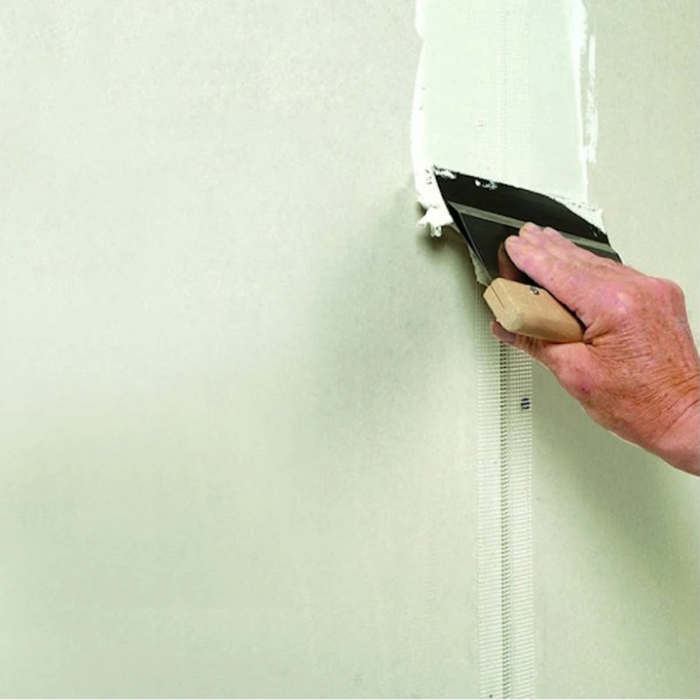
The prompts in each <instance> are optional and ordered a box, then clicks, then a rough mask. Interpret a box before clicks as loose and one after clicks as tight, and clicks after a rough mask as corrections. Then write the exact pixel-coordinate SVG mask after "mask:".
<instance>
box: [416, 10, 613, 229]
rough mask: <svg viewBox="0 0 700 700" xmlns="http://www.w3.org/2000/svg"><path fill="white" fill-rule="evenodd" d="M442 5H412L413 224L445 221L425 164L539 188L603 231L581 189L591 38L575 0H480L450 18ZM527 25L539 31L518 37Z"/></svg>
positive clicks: (589, 119) (589, 156) (588, 158)
mask: <svg viewBox="0 0 700 700" xmlns="http://www.w3.org/2000/svg"><path fill="white" fill-rule="evenodd" d="M550 4H551V3H550ZM445 6H446V5H443V8H444V7H445ZM433 8H435V9H433ZM443 8H441V7H440V6H437V5H431V6H430V7H429V8H428V6H427V5H426V3H425V2H424V0H418V1H417V3H416V15H415V25H416V31H417V32H418V34H419V36H420V37H421V38H422V39H423V46H422V50H421V55H420V60H419V65H418V71H417V75H416V82H415V90H414V98H413V111H412V115H411V154H412V159H413V178H414V186H415V190H416V195H417V198H418V201H419V202H420V203H421V205H422V206H423V207H424V208H425V210H426V211H425V215H424V216H423V217H422V218H421V220H420V221H419V225H421V226H426V227H428V228H429V230H430V233H431V235H433V236H439V235H440V234H441V231H442V228H443V227H444V226H449V225H451V224H452V219H451V217H450V214H449V212H448V211H447V209H446V208H445V206H444V203H443V202H442V199H441V197H440V193H439V190H438V188H437V185H436V183H435V182H434V178H433V177H432V173H431V170H430V167H431V166H432V165H433V164H440V165H445V166H448V167H451V168H453V169H456V170H461V171H463V172H468V173H470V174H472V175H484V177H485V178H486V179H492V180H496V181H499V182H504V183H507V184H512V185H515V186H518V187H525V188H528V189H532V190H535V191H539V192H542V193H543V194H548V195H549V196H552V197H554V198H555V199H557V200H558V201H560V202H562V203H563V204H565V205H566V206H568V207H569V208H570V209H572V210H573V211H575V212H576V213H577V214H579V215H580V216H583V217H584V218H585V219H587V220H588V221H590V222H591V223H594V224H595V225H596V226H599V227H600V228H603V219H602V212H601V211H600V210H599V209H596V208H595V207H594V206H592V205H591V202H590V200H589V194H588V165H589V164H591V163H594V162H595V150H596V143H597V131H598V129H597V126H598V118H597V110H596V103H595V46H596V45H595V37H594V36H592V35H589V32H588V25H587V17H586V9H585V6H584V3H583V0H560V2H559V3H554V4H553V6H552V7H546V8H539V9H533V8H532V6H531V4H529V3H527V2H523V1H521V2H513V1H512V0H511V1H510V2H508V1H506V0H496V1H493V0H480V1H478V2H473V3H471V5H470V8H469V10H468V11H463V10H462V8H460V11H459V14H458V15H452V16H448V15H447V14H446V12H445V10H444V9H443ZM553 9H554V10H556V11H552V10H553ZM429 13H432V14H430V15H429ZM429 26H430V30H428V27H429ZM532 28H538V29H539V31H538V32H537V31H532V32H530V33H531V34H533V35H534V36H524V35H525V34H528V29H532ZM428 34H430V36H428ZM542 36H546V37H547V42H548V45H549V46H548V48H547V49H544V50H543V49H542V48H541V44H542V42H541V37H542ZM431 39H432V41H431ZM437 39H439V40H437ZM451 46H453V47H454V48H455V49H457V48H459V50H453V51H451V50H450V47H451ZM549 47H551V50H550V48H549Z"/></svg>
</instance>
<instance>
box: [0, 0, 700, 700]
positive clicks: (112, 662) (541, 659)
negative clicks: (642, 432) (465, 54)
mask: <svg viewBox="0 0 700 700" xmlns="http://www.w3.org/2000/svg"><path fill="white" fill-rule="evenodd" d="M685 4H687V5H688V7H687V8H685V11H686V12H690V11H691V9H692V8H691V7H690V3H685ZM540 5H541V4H540ZM555 5H556V3H550V4H544V5H541V7H540V6H539V5H538V7H539V9H538V11H543V8H544V9H545V10H546V8H547V7H552V8H553V7H555ZM603 5H605V6H603ZM441 9H443V10H444V11H446V12H448V13H449V12H452V13H453V19H455V20H458V19H459V18H461V17H462V16H463V13H464V8H463V6H462V5H461V4H460V3H456V2H455V3H443V4H442V5H441ZM496 10H497V8H496V7H495V6H492V11H494V12H495V11H496ZM413 11H414V8H413V2H410V3H409V2H401V3H391V4H387V3H374V2H355V3H351V4H347V3H345V4H343V5H342V6H341V5H339V4H337V3H333V4H330V3H325V2H296V3H282V2H280V1H279V0H276V1H272V0H268V1H267V2H255V3H250V2H243V1H242V0H239V1H236V2H208V3H193V2H172V1H170V2H158V1H156V0H150V1H149V2H138V3H137V2H122V3H112V2H88V0H65V1H63V2H58V3H52V4H50V5H49V4H47V3H43V2H38V1H29V0H22V1H21V2H20V0H16V1H12V2H5V3H3V4H2V7H0V35H1V37H2V45H3V47H4V49H3V54H2V57H1V58H2V60H1V62H0V71H1V72H2V78H3V79H2V87H1V88H0V103H1V106H2V115H3V116H2V119H1V120H0V125H1V130H0V155H1V157H0V178H1V182H2V191H1V194H0V211H1V215H2V221H3V237H2V245H1V247H0V322H1V323H0V325H1V327H2V328H3V339H2V352H0V387H1V391H2V404H1V407H0V410H1V411H2V415H1V420H0V429H1V430H2V434H3V437H2V441H1V443H0V444H1V447H0V450H1V455H2V458H1V460H0V571H1V572H2V575H1V576H0V621H1V624H0V694H1V695H3V696H9V697H27V696H35V697H36V696H39V697H61V696H63V697H66V696H67V697H70V696H88V697H105V696H112V697H115V696H116V697H120V696H121V697H124V696H126V697H130V696H131V697H182V696H195V697H212V696H218V697H225V696H239V697H240V696H243V697H256V696H258V697H269V696H275V695H278V696H299V697H309V696H310V697H319V696H326V697H327V696H340V697H342V696H346V697H347V696H350V697H377V696H379V697H458V696H466V697H468V696H473V695H474V694H475V693H476V688H477V669H476V633H475V625H476V605H475V601H476V588H475V577H474V567H475V554H476V547H475V534H474V533H475V526H476V523H475V483H474V469H473V467H474V454H475V441H476V430H475V420H474V416H475V409H476V402H475V397H474V383H475V382H474V380H475V368H474V364H473V357H474V337H473V329H474V317H473V313H474V300H475V295H476V294H477V292H478V290H477V288H476V286H475V283H474V281H473V275H472V272H471V269H470V267H469V260H468V257H467V256H466V255H465V253H464V250H463V248H462V247H461V246H459V245H458V244H457V243H456V241H455V240H454V239H451V238H445V239H443V240H440V241H429V240H428V239H427V238H426V237H425V235H424V233H421V232H420V231H416V229H415V228H414V223H415V220H416V219H417V215H418V212H417V211H416V209H415V206H414V197H413V192H412V186H411V185H410V183H409V173H410V172H411V164H410V161H409V151H408V144H407V135H408V125H407V116H408V112H409V110H410V104H411V93H412V89H413V80H414V76H415V70H416V62H417V56H418V51H419V48H420V46H419V42H418V40H417V37H416V35H415V33H414V28H413ZM545 16H548V17H550V19H551V18H552V16H556V12H554V15H552V14H545ZM589 18H592V19H593V20H595V25H596V32H597V36H598V37H599V39H598V47H599V48H598V66H599V67H598V72H597V88H598V94H599V109H600V125H601V129H600V142H599V148H598V165H597V168H596V169H595V170H594V171H593V173H592V177H591V182H590V185H591V189H592V191H593V192H594V194H595V196H596V197H597V199H598V203H599V204H601V205H603V206H604V208H605V213H606V220H607V222H608V226H609V228H610V229H611V234H612V235H613V239H614V242H615V244H616V245H617V247H619V248H620V250H621V252H622V253H623V255H625V257H626V258H627V259H629V260H630V261H631V262H632V261H634V263H635V264H637V265H638V266H640V267H644V266H648V268H649V269H650V271H653V272H657V273H660V274H668V275H671V272H672V273H673V274H672V276H674V277H676V278H677V279H679V281H680V282H681V283H683V284H685V285H686V287H687V288H688V289H689V292H690V296H691V298H692V297H695V296H697V295H696V294H693V293H692V290H693V287H692V285H693V284H696V282H695V277H694V276H693V275H694V268H693V264H692V263H691V260H692V258H693V256H692V255H690V254H688V252H687V251H688V250H692V246H693V245H697V243H696V239H695V238H694V237H693V236H691V235H689V233H688V232H689V231H690V230H691V229H692V226H694V225H695V222H696V220H695V218H694V217H695V211H696V209H697V202H696V201H695V200H694V199H693V197H696V196H697V191H698V188H697V183H696V182H695V181H694V180H693V178H694V177H695V176H696V172H695V169H694V168H695V163H694V161H692V153H693V152H695V151H696V150H697V149H695V151H694V149H693V148H692V147H688V143H690V142H692V143H697V133H696V132H695V131H693V128H694V127H693V125H694V124H697V119H696V117H695V116H692V115H694V114H695V113H694V112H693V110H694V109H696V106H695V102H694V101H693V99H691V97H689V95H690V94H692V91H693V90H697V85H696V84H695V83H693V82H692V81H693V80H694V79H695V78H694V74H693V73H692V71H691V69H690V68H689V67H688V65H689V63H690V62H691V59H690V57H691V56H692V57H693V60H692V63H693V65H694V51H695V46H696V44H697V42H695V39H694V37H693V36H691V34H692V32H693V30H692V26H693V25H692V22H691V21H689V20H688V21H686V15H684V14H683V13H682V12H679V13H677V14H673V15H669V16H667V15H664V14H663V13H662V12H661V10H655V9H654V8H645V9H644V11H643V12H642V11H639V10H638V9H637V5H636V4H634V3H602V2H601V3H600V7H597V6H596V7H593V8H589ZM659 27H665V28H666V29H667V30H668V32H670V34H671V35H672V36H673V37H674V41H671V42H669V41H664V42H658V43H655V44H654V45H656V46H659V45H661V46H663V51H664V52H668V53H667V54H666V55H667V56H668V57H669V60H671V64H670V67H669V69H668V70H665V69H664V65H663V62H662V61H656V60H655V54H654V53H653V52H650V51H647V48H648V46H649V43H648V42H650V41H651V42H654V41H656V40H658V34H659V32H660V29H659ZM666 29H665V30H664V36H665V35H666ZM463 38H464V37H463ZM443 39H445V40H446V41H449V40H450V37H449V35H448V34H444V36H443ZM548 41H551V37H546V36H545V37H542V38H541V43H543V44H546V43H547V42H548ZM463 45H464V43H463V42H462V41H461V40H460V41H455V42H453V51H455V52H459V51H460V47H461V46H463ZM605 47H607V48H605ZM455 55H457V54H455ZM686 57H687V58H686ZM621 67H623V68H624V71H621ZM679 71H680V72H684V71H685V72H687V74H688V77H687V79H683V80H678V79H677V78H676V77H675V76H677V74H678V72H679ZM620 72H622V77H620V75H619V73H620ZM684 85H691V86H692V87H687V88H686V87H684ZM642 86H653V87H654V90H651V89H650V90H649V91H648V92H645V91H644V90H643V89H641V87H642ZM437 87H438V88H439V89H442V88H443V87H446V84H445V83H442V82H441V83H438V84H437ZM662 87H663V89H664V90H665V91H666V92H667V94H668V95H669V99H668V100H667V101H666V102H664V103H662V105H661V107H660V106H659V104H658V103H657V102H656V101H655V100H653V98H652V96H653V94H656V91H658V90H661V89H662ZM640 89H641V92H640ZM449 94H450V95H454V92H453V91H452V90H450V91H449ZM640 94H641V95H644V96H645V97H644V99H645V100H648V102H649V104H648V109H647V110H641V109H638V107H637V104H638V100H639V96H640ZM469 95H470V91H469V86H465V91H464V93H463V95H462V93H458V95H457V96H458V97H459V98H460V99H461V98H462V97H464V99H465V100H468V99H469ZM675 104H681V105H683V107H682V109H680V110H676V109H675V108H674V105H675ZM658 109H662V110H663V111H661V112H659V111H657V110H658ZM679 113H683V114H685V115H686V117H685V118H687V123H685V124H684V127H683V129H675V130H673V131H672V132H671V133H670V134H669V133H668V132H667V131H666V128H667V127H666V125H667V123H668V121H669V120H670V121H671V122H673V123H677V120H678V114H679ZM618 114H619V115H620V116H619V117H618V116H617V115H618ZM685 118H684V119H685ZM630 123H633V124H636V125H637V129H636V130H635V129H630V128H628V125H629V124H630ZM684 130H687V133H688V134H690V137H689V138H690V141H687V140H686V137H685V135H684V134H685V133H686V132H685V131H684ZM637 133H638V134H639V135H640V136H639V142H638V143H639V144H641V145H640V146H639V147H637V145H636V144H637V141H636V135H635V134H637ZM467 134H468V132H467V130H466V125H465V137H466V136H467ZM662 138H663V140H664V143H665V144H666V146H665V147H666V148H667V149H668V151H656V150H650V149H649V148H648V144H649V143H654V142H655V139H662ZM693 139H694V140H693ZM455 143H456V142H455V141H450V142H449V146H450V147H452V146H454V144H455ZM621 152H622V155H620V153H621ZM642 152H644V153H645V156H644V161H636V160H635V158H636V157H637V155H638V154H639V153H642ZM666 153H668V156H667V155H666ZM647 159H648V160H647ZM523 162H525V161H523ZM637 162H643V163H655V166H654V167H649V169H648V171H649V174H648V175H646V174H645V173H644V172H642V171H643V169H642V168H640V167H638V166H636V165H633V163H637ZM667 163H672V164H673V166H674V170H673V177H676V178H678V181H679V182H681V181H685V183H686V184H687V183H689V182H695V184H694V185H693V186H692V187H691V186H688V187H687V196H684V195H683V194H682V193H681V194H679V189H678V187H677V186H673V187H672V186H671V184H672V181H669V180H667V179H665V180H664V183H666V184H664V192H665V194H666V196H665V198H664V199H663V200H660V201H661V205H660V206H661V208H659V206H657V204H656V202H657V200H658V198H657V197H656V193H657V191H658V189H657V186H658V180H659V178H658V177H657V176H656V174H655V173H654V170H656V171H660V170H663V171H664V176H665V177H667V176H668V172H667V171H668V167H667V165H666V164H667ZM623 175H624V178H623V177H622V176H623ZM621 181H624V183H625V185H624V188H622V194H621V195H620V194H619V192H620V191H621V190H620V182H621ZM630 183H632V184H630ZM631 188H632V191H633V193H635V195H634V196H630V195H629V192H630V189H631ZM648 221H653V222H655V224H656V226H665V225H666V224H667V223H668V222H669V221H673V222H675V224H676V225H677V230H679V231H683V234H682V241H683V245H682V246H679V247H678V250H676V249H673V248H671V247H670V246H665V247H664V248H663V254H664V255H665V256H669V257H668V258H667V259H668V261H669V262H668V263H667V264H666V263H664V262H663V258H662V257H661V256H660V255H657V252H658V250H657V248H656V247H655V246H654V245H653V243H652V240H651V239H649V238H645V239H643V240H644V241H645V242H644V243H643V244H642V243H641V241H642V239H640V238H639V237H638V236H633V235H632V234H633V231H634V230H636V227H638V225H639V224H640V223H647V222H648ZM679 240H680V239H679ZM681 248H682V250H680V249H681ZM695 253H697V251H695ZM695 258H697V255H696V254H695ZM693 308H694V314H695V316H694V318H695V320H696V322H697V318H698V315H697V307H696V306H695V307H693ZM536 391H537V394H536V396H535V401H534V405H535V407H536V411H535V415H534V417H535V438H536V445H537V446H538V447H537V453H536V455H535V469H536V482H535V486H536V494H535V496H536V499H535V513H536V523H535V525H536V532H535V535H536V552H537V554H536V562H535V564H536V586H537V588H536V591H537V596H538V598H537V602H538V613H539V615H538V622H537V629H538V635H539V636H538V646H537V652H538V656H537V661H538V690H539V692H540V694H542V695H543V696H546V695H551V696H566V695H576V694H578V695H595V694H601V695H602V694H611V695H638V696H640V695H652V694H655V693H656V694H658V695H674V694H676V695H683V694H686V695H687V694H692V693H693V687H694V686H693V684H695V686H697V665H696V659H697V653H696V650H697V638H696V636H694V633H695V631H696V628H697V624H696V623H695V620H696V619H697V573H696V572H697V559H696V557H697V515H696V513H695V510H694V509H693V506H694V505H695V499H696V496H697V491H696V486H695V485H694V484H693V483H692V482H690V481H689V480H688V479H686V478H685V477H683V476H682V475H675V474H673V473H671V472H670V471H669V470H664V469H663V468H662V466H661V465H658V464H657V463H656V462H655V461H654V460H650V459H646V458H643V457H641V456H640V455H639V453H637V452H636V451H635V450H632V449H630V448H627V447H626V446H625V445H622V444H621V443H618V442H617V441H615V440H613V439H612V438H608V437H607V436H605V435H604V434H603V433H602V431H599V430H597V429H596V428H594V427H592V426H591V425H590V424H589V423H587V422H586V421H585V420H584V419H583V416H582V415H581V414H580V413H579V411H578V409H577V408H576V407H575V406H574V405H573V404H572V403H571V402H569V401H568V400H567V399H566V397H564V396H563V395H562V392H560V391H559V390H558V389H557V388H556V386H555V385H554V383H553V382H552V381H551V380H550V379H549V378H548V377H547V376H546V375H545V374H544V373H538V374H537V375H536ZM554 417H556V421H555V418H554ZM592 445H593V446H595V448H596V450H600V453H599V454H601V455H602V456H601V458H600V461H598V462H595V463H593V464H592V463H591V460H590V459H589V458H588V457H587V458H586V459H583V458H582V457H581V456H580V455H578V453H577V452H576V451H575V449H574V448H576V447H580V449H581V450H585V451H586V454H587V455H588V454H590V452H591V449H592V447H591V446H592ZM577 455H578V456H577ZM620 610H621V612H616V611H620ZM667 613H669V614H670V618H667V617H665V616H666V615H667ZM668 620H670V622H669V621H668ZM639 635H644V637H643V639H640V638H639ZM617 658H619V659H620V663H617V662H616V659H617ZM660 660H662V661H660Z"/></svg>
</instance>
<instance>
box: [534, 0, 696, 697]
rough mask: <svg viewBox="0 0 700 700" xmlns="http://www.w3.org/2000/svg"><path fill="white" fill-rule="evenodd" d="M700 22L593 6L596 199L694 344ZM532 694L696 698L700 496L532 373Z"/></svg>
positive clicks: (692, 10) (653, 11) (683, 10)
mask: <svg viewBox="0 0 700 700" xmlns="http://www.w3.org/2000/svg"><path fill="white" fill-rule="evenodd" d="M699 20H700V17H699V16H698V6H697V3H695V2H692V0H684V1H683V2H678V3H674V6H673V12H669V11H668V8H667V7H664V6H663V5H662V4H661V3H635V2H630V1H624V0H615V1H614V2H604V1H603V0H596V2H593V3H589V24H590V28H591V31H592V32H593V33H594V34H595V36H596V39H597V42H596V43H597V50H596V57H597V71H596V95H597V102H598V112H599V142H598V149H597V161H596V163H595V164H594V165H593V167H592V168H591V177H590V184H591V194H592V198H593V200H594V202H595V203H596V204H597V205H600V206H601V207H602V208H603V211H604V214H605V222H606V226H607V230H608V233H609V234H610V236H611V239H612V241H613V244H614V246H615V247H616V249H617V250H618V251H619V252H620V254H621V256H622V257H623V260H624V261H625V262H627V263H628V264H630V265H632V266H633V267H635V268H637V269H639V270H642V271H644V272H647V273H649V274H652V275H656V276H660V277H667V278H671V279H674V280H675V281H676V282H678V283H679V284H680V285H681V286H682V287H683V289H684V290H685V292H686V298H687V303H688V309H689V313H690V318H691V324H692V326H693V330H694V333H695V337H696V339H697V338H698V337H700V336H699V331H700V316H699V315H698V310H699V309H698V303H699V302H700V293H699V292H700V284H699V283H698V260H699V259H700V237H699V236H698V211H700V198H699V197H700V134H699V128H700V113H699V108H700V104H699V102H698V95H699V92H700V91H699V90H698V87H699V86H698V60H699V58H700V57H699V53H698V52H699V51H700V37H699V36H698V30H699V28H700V23H699ZM536 372H537V373H536V375H535V386H536V392H535V402H536V406H538V407H539V410H535V412H534V420H535V424H534V444H535V445H536V448H537V449H536V454H535V466H536V473H535V485H536V490H535V509H534V512H535V518H536V521H535V539H536V541H535V549H536V552H537V555H536V561H535V567H536V568H535V580H536V591H537V603H538V605H539V609H538V627H537V634H538V650H537V652H538V654H537V658H538V664H539V666H538V694H540V695H542V696H543V697H545V696H548V697H637V698H642V697H698V695H699V694H700V643H699V640H700V633H699V632H700V595H699V591H700V581H699V577H698V574H699V571H700V567H699V566H698V556H699V553H700V538H699V536H698V535H699V532H700V520H699V517H698V515H699V514H698V482H697V480H696V479H693V478H692V477H689V476H687V475H685V474H681V473H679V472H676V471H674V470H671V469H668V468H666V466H665V465H664V464H663V463H662V462H660V461H659V460H657V459H655V458H653V457H651V456H649V455H645V454H643V453H642V452H640V451H639V450H637V449H636V448H635V447H633V446H631V445H627V444H624V443H622V442H620V441H618V440H616V439H615V438H613V437H612V436H610V435H607V434H606V433H605V432H604V431H602V430H599V429H597V428H596V427H595V426H593V425H591V424H590V423H588V422H587V421H586V420H585V419H584V416H583V414H582V412H581V410H580V409H579V408H578V407H577V406H576V405H574V402H573V401H571V400H569V399H568V397H567V396H565V395H564V394H563V392H561V391H560V390H559V389H558V387H557V386H556V384H555V382H553V381H552V379H551V377H549V376H546V374H545V372H544V371H542V370H536Z"/></svg>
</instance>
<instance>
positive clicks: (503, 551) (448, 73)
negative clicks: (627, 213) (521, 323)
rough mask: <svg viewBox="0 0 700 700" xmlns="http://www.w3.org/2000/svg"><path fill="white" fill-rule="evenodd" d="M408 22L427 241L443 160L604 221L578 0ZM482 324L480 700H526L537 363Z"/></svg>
mask: <svg viewBox="0 0 700 700" xmlns="http://www.w3.org/2000/svg"><path fill="white" fill-rule="evenodd" d="M416 30H417V32H418V34H419V35H420V37H421V38H422V39H423V46H422V51H421V55H420V60H419V66H418V73H417V76H416V83H415V92H414V101H413V111H412V115H411V153H412V160H413V176H414V183H415V190H416V196H417V198H418V200H419V201H420V203H421V204H422V205H423V207H424V208H425V216H424V217H423V218H422V219H421V221H420V222H419V223H420V224H421V225H423V226H425V227H426V228H427V229H428V230H429V232H430V234H431V235H433V236H439V235H441V232H442V228H443V227H445V226H449V225H451V223H452V221H451V218H450V215H449V213H448V211H447V209H446V208H445V206H444V204H443V202H442V200H441V198H440V194H439V191H438V189H437V185H436V184H435V182H434V180H433V179H432V176H431V170H430V168H431V166H432V165H440V166H442V167H447V168H450V169H454V170H459V171H462V172H466V173H469V174H472V175H476V176H479V177H483V178H484V179H488V180H495V181H498V182H504V183H508V184H512V185H515V186H518V187H524V188H528V189H532V190H535V191H538V192H542V193H544V194H548V195H550V196H552V197H555V198H556V199H558V200H559V201H562V202H563V203H565V204H566V205H567V206H569V207H570V208H571V209H572V210H574V211H576V212H577V213H578V214H580V215H581V216H583V217H585V218H586V219H588V220H589V221H591V222H592V223H594V224H596V225H597V226H599V227H601V228H603V219H602V212H601V211H600V210H599V209H598V208H596V207H595V206H594V205H593V204H592V203H591V202H590V200H589V192H588V168H589V167H590V166H591V165H592V164H593V163H595V151H596V140H597V123H598V120H597V112H596V105H595V36H593V35H592V33H591V32H589V31H588V27H587V17H586V10H585V6H584V4H583V2H582V0H539V1H538V2H531V1H530V0H473V1H472V2H470V3H469V4H468V5H465V4H464V3H463V2H460V0H443V2H440V3H437V2H433V3H426V2H424V0H418V3H417V7H416ZM475 268H476V273H477V279H479V281H481V282H483V281H484V280H483V275H482V273H481V271H480V270H479V269H478V265H475ZM478 318H479V320H478V322H477V328H476V329H475V330H476V333H477V334H478V342H477V358H476V360H477V365H478V370H477V377H478V388H477V391H478V407H479V416H478V422H479V432H478V434H479V446H478V454H477V462H478V464H477V469H478V473H479V478H478V483H479V498H478V501H479V505H478V509H479V512H478V521H479V553H478V561H479V601H478V613H477V614H478V628H479V694H480V696H481V697H531V696H534V694H535V677H534V666H535V663H534V604H533V581H532V546H533V545H532V527H531V520H532V518H531V509H532V489H531V471H532V469H531V460H532V457H531V453H532V450H531V433H532V431H531V413H532V411H531V410H530V403H529V395H530V394H531V388H532V370H531V364H530V361H529V360H528V359H527V358H525V357H523V356H522V355H519V354H517V353H516V352H515V351H513V350H512V349H511V348H506V347H504V346H500V347H499V346H498V344H496V343H494V342H493V340H492V339H491V338H489V337H488V314H487V312H486V311H485V309H483V305H482V308H481V309H480V313H479V314H478ZM470 467H471V468H473V465H469V464H468V465H466V468H470Z"/></svg>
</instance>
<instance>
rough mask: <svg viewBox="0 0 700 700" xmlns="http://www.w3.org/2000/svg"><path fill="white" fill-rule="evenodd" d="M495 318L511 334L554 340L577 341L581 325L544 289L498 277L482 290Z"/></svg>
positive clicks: (579, 339)
mask: <svg viewBox="0 0 700 700" xmlns="http://www.w3.org/2000/svg"><path fill="white" fill-rule="evenodd" d="M484 299H485V300H486V303H487V304H488V305H489V307H490V308H491V311H493V313H494V315H495V316H496V320H497V321H498V322H499V323H500V324H501V325H502V326H503V327H504V328H505V329H506V330H507V331H510V332H511V333H519V334H521V335H528V336H531V337H533V338H541V339H542V340H549V341H552V342H555V343H577V342H580V341H581V340H582V339H583V328H582V326H581V324H580V323H579V321H578V319H577V318H576V316H574V315H573V314H572V313H571V312H570V311H569V310H568V309H567V308H565V307H564V306H562V305H561V304H560V303H559V302H558V301H557V300H556V299H555V298H554V297H553V296H552V295H551V294H550V293H549V292H548V291H547V290H545V289H542V288H540V287H534V286H531V285H528V284H523V283H522V282H513V280H507V279H503V278H501V277H499V278H498V279H495V280H494V281H493V282H492V283H491V284H490V285H489V286H488V287H487V289H486V291H485V292H484Z"/></svg>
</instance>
